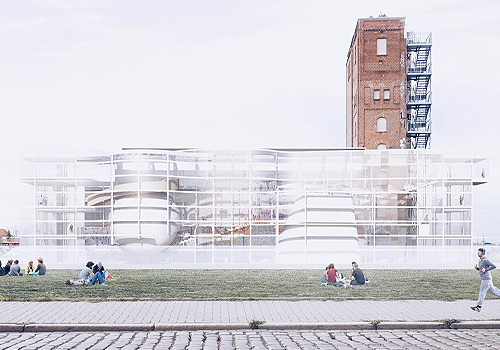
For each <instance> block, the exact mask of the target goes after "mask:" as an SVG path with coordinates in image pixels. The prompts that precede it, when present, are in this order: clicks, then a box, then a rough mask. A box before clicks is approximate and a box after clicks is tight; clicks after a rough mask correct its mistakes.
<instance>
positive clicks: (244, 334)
mask: <svg viewBox="0 0 500 350" xmlns="http://www.w3.org/2000/svg"><path fill="white" fill-rule="evenodd" d="M485 348H492V349H498V348H500V331H499V330H494V331H493V330H483V331H479V330H461V331H458V330H433V331H329V332H328V331H307V332H300V331H259V330H256V331H222V332H217V331H195V332H97V333H81V332H80V333H63V332H56V333H0V350H1V349H9V350H15V349H25V350H28V349H38V350H52V349H109V350H111V349H124V350H128V349H143V350H150V349H169V350H180V349H187V350H192V349H197V350H201V349H209V350H229V349H238V350H242V349H245V350H250V349H253V350H280V349H287V350H300V349H303V350H309V349H328V350H333V349H485Z"/></svg>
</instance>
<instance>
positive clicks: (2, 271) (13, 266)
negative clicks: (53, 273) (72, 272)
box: [0, 258, 47, 276]
mask: <svg viewBox="0 0 500 350" xmlns="http://www.w3.org/2000/svg"><path fill="white" fill-rule="evenodd" d="M24 273H25V274H26V275H35V276H38V275H45V274H46V273H47V267H46V266H45V264H44V263H43V258H38V265H37V266H36V269H35V267H34V266H33V260H30V262H29V263H28V266H27V267H26V270H25V271H24ZM4 275H8V276H22V275H23V273H22V272H21V266H19V260H17V259H16V260H12V259H10V260H9V261H7V264H5V266H4V267H2V262H1V261H0V276H4Z"/></svg>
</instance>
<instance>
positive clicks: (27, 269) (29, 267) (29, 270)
mask: <svg viewBox="0 0 500 350" xmlns="http://www.w3.org/2000/svg"><path fill="white" fill-rule="evenodd" d="M34 270H35V267H34V266H33V260H30V261H29V263H28V266H26V271H25V273H26V274H27V275H31V274H32V273H33V271H34Z"/></svg>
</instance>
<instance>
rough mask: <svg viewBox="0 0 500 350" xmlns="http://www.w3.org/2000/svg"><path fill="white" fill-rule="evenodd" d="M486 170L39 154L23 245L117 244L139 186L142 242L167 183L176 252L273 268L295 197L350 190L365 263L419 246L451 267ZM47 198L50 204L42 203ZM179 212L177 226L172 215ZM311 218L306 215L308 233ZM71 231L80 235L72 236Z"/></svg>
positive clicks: (476, 162)
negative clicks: (153, 197)
mask: <svg viewBox="0 0 500 350" xmlns="http://www.w3.org/2000/svg"><path fill="white" fill-rule="evenodd" d="M160 168H161V169H160ZM119 169H122V172H121V173H120V171H119ZM488 173H489V169H488V159H486V158H473V157H472V154H471V153H470V152H467V151H435V150H432V151H431V150H423V149H422V150H420V149H418V150H382V151H380V150H363V149H258V150H241V151H236V150H203V149H182V150H171V149H164V150H158V149H124V150H122V151H119V152H114V153H113V152H84V153H83V154H82V153H80V152H73V153H72V154H70V155H68V154H62V155H61V154H58V152H53V153H51V152H44V151H34V152H30V153H28V154H26V155H25V156H24V157H23V159H22V164H21V176H22V179H21V180H22V183H23V184H24V186H23V189H22V191H21V203H20V204H21V206H20V208H21V209H20V224H19V225H20V236H21V237H20V238H21V244H22V245H28V246H38V247H40V246H41V247H44V246H54V245H56V246H68V247H71V246H75V247H78V246H94V245H105V246H106V245H110V244H111V245H114V244H116V243H117V238H119V237H117V234H116V232H115V231H116V229H115V228H116V223H115V221H114V212H115V210H116V208H115V205H114V204H113V203H115V202H116V198H117V196H120V195H123V191H120V190H119V187H117V185H119V184H122V183H127V184H131V183H136V188H135V191H136V193H137V198H138V206H137V216H136V217H134V218H131V220H130V221H131V224H134V225H136V227H137V238H142V237H143V235H142V234H141V231H140V230H141V225H146V227H147V225H148V224H151V223H152V222H151V220H150V219H148V218H143V214H142V213H145V212H144V210H147V207H146V206H143V205H141V204H140V203H141V202H140V198H142V196H144V190H143V185H144V183H148V182H151V181H167V183H168V186H169V187H168V190H167V191H166V195H167V196H168V198H171V200H169V201H168V206H167V207H166V208H165V210H168V212H169V216H168V220H167V221H166V223H165V224H166V227H168V230H171V227H173V226H172V225H174V226H175V227H176V230H177V232H176V235H175V237H174V240H173V241H172V244H171V245H172V246H174V247H178V248H179V250H180V251H182V252H185V253H186V254H191V252H194V254H193V259H194V262H199V261H202V262H207V261H206V259H204V258H200V257H201V256H202V255H200V254H202V253H203V254H204V253H205V252H207V251H212V252H214V251H219V252H227V253H228V255H227V256H226V257H225V258H217V257H216V255H215V254H213V253H212V254H211V258H210V259H209V261H208V262H210V263H218V262H234V261H235V260H238V257H239V256H240V253H241V252H243V251H244V252H245V253H244V254H247V253H248V256H246V257H245V258H244V259H243V260H245V261H247V260H248V261H260V262H267V261H269V262H273V261H275V260H276V257H275V248H276V242H277V238H278V236H279V235H280V230H281V228H282V227H283V226H284V225H285V222H286V217H287V213H288V211H289V210H290V208H291V206H292V205H293V201H294V198H298V197H299V196H304V198H307V196H308V195H311V194H325V193H346V192H348V193H350V194H351V195H352V197H353V200H354V210H355V213H356V224H357V227H358V239H359V244H360V250H361V252H362V253H363V252H364V254H365V255H364V257H363V259H364V260H366V261H370V260H380V259H379V258H377V256H378V257H380V256H383V255H384V253H380V252H389V253H388V254H393V253H394V251H397V252H400V253H402V252H404V253H403V254H406V255H409V256H413V253H412V252H413V251H418V250H427V251H432V252H439V254H440V257H441V259H443V260H446V259H447V257H448V256H449V252H452V251H463V250H464V249H470V247H471V246H472V237H473V231H472V229H473V224H472V208H473V205H472V198H473V197H472V188H473V186H474V185H477V184H481V183H485V182H487V181H488V180H487V179H488V176H487V175H489V174H488ZM103 191H107V192H108V193H109V200H107V201H106V202H104V201H103V202H102V203H101V204H99V205H88V203H87V198H92V196H94V195H96V194H97V195H99V193H102V192H103ZM82 194H83V196H82ZM40 196H42V197H43V198H47V201H45V202H44V201H39V200H37V199H38V198H40ZM29 198H32V199H33V200H29ZM305 203H306V209H307V200H306V202H305ZM173 208H176V210H178V211H179V213H180V216H179V218H177V219H172V217H171V214H170V213H171V210H173ZM306 215H307V210H306V211H305V218H304V222H303V224H304V230H305V235H306V236H307V227H308V220H307V216H306ZM69 224H73V225H74V231H73V232H72V234H69V232H66V231H67V230H66V229H65V228H66V227H68V225H69ZM142 227H144V226H142ZM169 233H171V232H169ZM304 251H307V240H305V241H304ZM197 252H198V253H197ZM235 252H238V254H235ZM242 254H243V253H242ZM306 259H307V257H306ZM422 259H423V260H424V261H425V259H427V255H419V254H416V255H415V259H414V261H416V262H417V263H420V262H422V261H421V260H422ZM382 260H383V259H382Z"/></svg>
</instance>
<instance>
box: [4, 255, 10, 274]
mask: <svg viewBox="0 0 500 350" xmlns="http://www.w3.org/2000/svg"><path fill="white" fill-rule="evenodd" d="M11 266H12V259H10V260H8V261H7V264H5V266H4V267H3V272H4V274H5V275H8V274H9V272H10V267H11Z"/></svg>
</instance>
